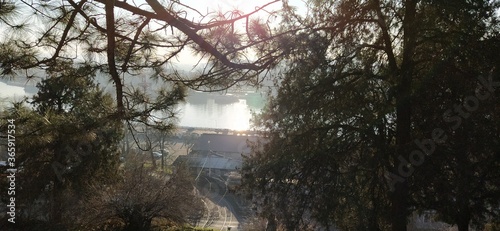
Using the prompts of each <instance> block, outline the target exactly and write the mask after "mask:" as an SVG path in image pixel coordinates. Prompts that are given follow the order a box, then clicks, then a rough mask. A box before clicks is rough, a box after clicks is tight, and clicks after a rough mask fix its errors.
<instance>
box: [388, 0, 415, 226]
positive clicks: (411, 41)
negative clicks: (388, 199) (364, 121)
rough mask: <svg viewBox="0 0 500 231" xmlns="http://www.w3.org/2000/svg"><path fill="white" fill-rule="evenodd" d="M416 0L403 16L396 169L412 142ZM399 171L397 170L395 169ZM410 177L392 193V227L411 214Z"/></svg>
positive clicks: (397, 100)
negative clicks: (409, 206)
mask: <svg viewBox="0 0 500 231" xmlns="http://www.w3.org/2000/svg"><path fill="white" fill-rule="evenodd" d="M416 4H417V0H407V1H406V2H405V5H406V7H405V15H404V20H403V32H404V37H403V47H404V49H403V60H402V63H401V71H400V79H399V81H398V86H397V87H398V88H397V90H398V92H397V99H396V103H397V105H396V117H397V118H396V156H395V158H394V161H395V166H394V168H395V169H398V165H399V164H401V163H399V162H398V160H399V157H403V158H405V159H406V158H407V157H408V154H409V150H410V145H411V143H412V142H411V141H412V140H411V108H412V104H411V85H412V84H411V82H412V77H413V68H414V62H413V54H414V52H415V47H416V42H415V41H416V31H417V29H416V27H415V15H416ZM396 172H397V171H396ZM408 179H409V176H407V178H405V180H404V181H403V182H401V183H399V184H398V185H396V187H395V190H394V192H393V194H392V221H391V223H392V230H393V231H406V230H407V227H406V223H407V217H408V197H409V189H408Z"/></svg>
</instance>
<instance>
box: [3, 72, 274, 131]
mask: <svg viewBox="0 0 500 231" xmlns="http://www.w3.org/2000/svg"><path fill="white" fill-rule="evenodd" d="M34 94H36V88H35V87H34V84H31V83H29V84H24V83H23V82H12V81H7V80H1V81H0V106H5V105H8V103H9V101H12V100H13V99H14V100H21V99H22V98H23V97H24V96H32V95H34ZM264 104H265V97H264V96H263V94H261V93H259V92H238V93H227V94H222V93H205V92H195V91H190V92H189V95H188V97H187V99H186V101H185V102H183V103H180V104H179V105H178V106H177V111H178V125H179V126H184V127H203V128H218V129H230V130H248V129H251V121H250V120H251V119H252V114H254V113H259V112H260V111H261V110H262V108H263V107H264Z"/></svg>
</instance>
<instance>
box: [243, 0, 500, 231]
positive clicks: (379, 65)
mask: <svg viewBox="0 0 500 231" xmlns="http://www.w3.org/2000/svg"><path fill="white" fill-rule="evenodd" d="M310 8H311V10H310V11H309V14H310V15H308V17H304V18H301V16H300V15H297V14H294V12H287V13H289V15H292V16H291V17H290V18H289V20H290V21H289V22H288V24H285V25H284V27H286V28H294V27H296V26H301V27H303V28H306V29H304V30H302V31H301V32H300V33H297V34H296V36H295V37H294V41H293V42H294V43H295V44H296V45H295V46H292V47H294V49H293V50H292V51H291V52H290V56H289V58H290V59H289V64H288V68H287V69H286V71H285V74H284V75H283V77H282V79H280V80H279V81H277V83H278V84H277V87H278V88H277V89H278V90H277V92H276V93H275V94H274V96H273V97H272V98H271V100H270V102H269V104H268V106H267V108H266V110H265V112H264V113H263V115H262V116H261V117H260V118H258V119H257V122H258V124H257V126H258V127H260V128H262V129H264V130H265V132H263V136H265V137H266V138H267V139H268V141H269V142H263V144H261V145H263V149H259V148H257V149H256V150H255V152H254V154H252V155H251V156H250V157H248V158H247V160H246V164H245V166H244V168H243V170H242V171H243V174H244V179H243V180H244V183H245V184H246V186H247V189H248V190H249V191H250V192H251V193H252V194H251V196H252V197H253V199H254V201H255V202H256V203H257V204H256V206H257V209H258V212H260V214H261V216H263V217H265V218H267V219H268V220H269V221H270V222H271V223H275V222H276V223H277V226H278V227H281V228H283V229H286V230H304V229H313V227H317V226H322V227H336V228H339V229H341V230H390V229H392V230H397V231H400V230H404V229H406V222H407V221H406V219H407V218H408V217H409V214H410V213H411V212H421V211H425V210H434V211H436V212H437V213H438V214H439V217H440V219H442V220H444V221H447V222H449V223H450V224H457V225H458V227H459V229H460V230H467V229H468V224H469V223H472V224H475V225H477V226H481V225H484V224H485V222H488V221H490V220H491V218H495V217H498V212H499V207H498V204H499V202H500V193H499V191H498V189H499V188H498V184H497V183H494V182H500V178H499V175H498V170H495V169H499V168H500V165H499V161H500V160H499V156H498V153H499V152H500V149H499V148H500V147H499V145H498V144H499V143H498V137H499V130H498V128H499V127H500V124H498V121H500V119H499V117H498V115H499V113H500V111H499V107H498V105H499V104H498V99H497V98H498V97H497V96H496V95H497V94H498V93H496V92H495V93H492V92H491V93H490V94H489V95H488V97H487V98H488V99H485V100H479V105H478V107H477V109H474V111H473V112H470V114H471V115H470V117H467V118H462V120H461V123H460V124H457V123H458V122H457V121H450V120H451V119H450V118H449V117H450V116H453V115H455V114H457V113H456V112H453V110H455V105H454V104H457V105H463V104H464V102H465V101H466V100H469V101H466V102H467V104H468V105H466V106H467V107H471V106H473V107H475V105H470V104H472V103H471V101H470V100H471V98H467V97H469V96H475V95H476V94H477V92H478V91H479V92H480V93H482V94H485V91H486V87H481V86H480V85H481V80H479V79H478V78H480V76H482V77H483V78H484V79H488V78H490V77H491V79H492V81H498V80H499V76H498V69H499V66H498V64H499V63H500V60H499V59H498V55H495V54H498V53H500V50H499V44H500V43H499V40H498V39H499V37H498V34H499V31H498V22H497V18H496V17H497V16H495V13H494V12H495V10H496V11H498V4H497V3H494V2H491V1H456V2H453V3H452V4H451V3H449V2H446V1H405V2H404V3H403V2H401V1H349V0H346V1H314V4H312V5H311V6H310ZM483 98H484V97H483ZM448 109H451V111H452V112H453V113H452V114H451V115H449V116H448V117H447V116H443V115H446V114H447V110H448ZM455 126H456V127H457V128H453V127H455ZM436 128H440V129H443V131H444V132H445V134H447V140H446V141H444V142H440V143H439V144H435V147H436V149H435V150H433V151H432V153H429V155H424V156H422V158H421V159H419V158H417V157H416V156H411V153H412V151H414V150H417V151H418V150H419V147H418V145H417V144H416V143H415V141H422V140H424V139H426V138H431V137H432V132H433V131H434V129H436ZM410 158H411V159H410ZM395 176H396V177H395ZM464 223H465V225H464Z"/></svg>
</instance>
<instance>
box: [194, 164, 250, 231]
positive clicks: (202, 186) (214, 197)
mask: <svg viewBox="0 0 500 231" xmlns="http://www.w3.org/2000/svg"><path fill="white" fill-rule="evenodd" d="M196 186H197V189H198V192H199V193H200V194H201V195H202V196H203V201H204V202H205V206H206V210H207V211H206V212H205V215H204V216H203V218H201V219H200V220H199V221H197V224H195V225H196V226H197V227H203V228H212V229H214V230H220V231H222V230H228V227H231V229H230V230H231V231H235V230H239V227H240V222H242V221H243V219H244V217H245V214H246V212H245V209H244V208H243V207H242V205H241V202H240V201H241V200H240V199H239V198H238V197H237V196H236V195H234V194H233V193H230V192H229V191H228V188H227V185H226V181H225V180H224V179H223V178H222V177H220V176H214V175H212V176H208V175H206V174H203V175H201V176H200V177H199V178H198V181H197V183H196Z"/></svg>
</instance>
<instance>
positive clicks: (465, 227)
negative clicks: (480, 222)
mask: <svg viewBox="0 0 500 231" xmlns="http://www.w3.org/2000/svg"><path fill="white" fill-rule="evenodd" d="M469 220H470V219H461V220H459V221H458V223H457V226H458V231H469Z"/></svg>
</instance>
